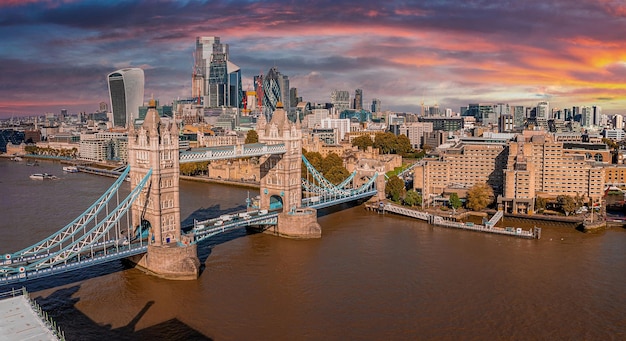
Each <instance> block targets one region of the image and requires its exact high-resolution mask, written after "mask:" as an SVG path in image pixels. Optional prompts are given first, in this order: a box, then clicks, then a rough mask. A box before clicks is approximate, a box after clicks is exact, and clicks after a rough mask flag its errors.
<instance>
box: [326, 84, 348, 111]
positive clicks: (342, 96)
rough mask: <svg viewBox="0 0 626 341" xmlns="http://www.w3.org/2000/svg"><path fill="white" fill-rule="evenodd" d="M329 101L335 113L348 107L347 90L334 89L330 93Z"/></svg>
mask: <svg viewBox="0 0 626 341" xmlns="http://www.w3.org/2000/svg"><path fill="white" fill-rule="evenodd" d="M330 103H332V105H333V107H334V108H335V112H336V113H337V114H341V112H342V111H344V110H348V109H350V92H349V91H347V90H337V89H334V90H333V91H332V92H331V93H330Z"/></svg>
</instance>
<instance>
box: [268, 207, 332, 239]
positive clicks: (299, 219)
mask: <svg viewBox="0 0 626 341" xmlns="http://www.w3.org/2000/svg"><path fill="white" fill-rule="evenodd" d="M263 233H268V234H272V235H275V236H279V237H284V238H291V239H314V238H321V237H322V227H321V226H320V224H319V223H318V222H317V210H316V209H314V208H298V209H295V210H293V211H291V212H283V213H280V214H279V215H278V223H277V224H276V226H271V227H269V228H267V229H265V230H263Z"/></svg>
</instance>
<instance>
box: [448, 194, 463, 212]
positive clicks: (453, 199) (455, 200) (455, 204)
mask: <svg viewBox="0 0 626 341" xmlns="http://www.w3.org/2000/svg"><path fill="white" fill-rule="evenodd" d="M461 205H463V203H462V202H461V199H459V195H458V194H456V193H451V194H450V206H452V208H454V209H455V210H456V209H458V208H459V207H461Z"/></svg>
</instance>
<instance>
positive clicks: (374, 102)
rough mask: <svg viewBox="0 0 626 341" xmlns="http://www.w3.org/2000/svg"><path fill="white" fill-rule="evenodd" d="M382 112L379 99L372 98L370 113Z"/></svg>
mask: <svg viewBox="0 0 626 341" xmlns="http://www.w3.org/2000/svg"><path fill="white" fill-rule="evenodd" d="M381 111H382V103H381V102H380V99H378V98H374V99H372V112H381Z"/></svg>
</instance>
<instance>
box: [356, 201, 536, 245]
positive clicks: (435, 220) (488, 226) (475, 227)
mask: <svg viewBox="0 0 626 341" xmlns="http://www.w3.org/2000/svg"><path fill="white" fill-rule="evenodd" d="M368 208H371V209H376V210H378V211H379V212H381V213H386V212H391V213H395V214H399V215H403V216H407V217H411V218H415V219H419V220H423V221H426V222H428V223H429V224H432V225H436V226H441V227H449V228H455V229H460V230H468V231H476V232H484V233H493V234H500V235H505V236H511V237H517V238H524V239H539V238H541V228H539V227H534V228H532V229H530V230H522V229H521V228H519V227H518V228H515V227H504V228H503V227H497V226H495V225H496V224H497V223H498V222H499V221H500V219H502V216H503V213H502V211H498V212H496V214H494V215H493V216H492V217H491V219H489V221H487V222H486V223H485V225H479V224H473V223H462V222H458V221H451V220H447V219H446V218H444V217H441V216H437V215H434V214H430V213H428V212H423V211H418V210H412V209H409V208H406V207H402V206H398V205H394V204H391V203H386V204H384V205H380V204H373V205H371V207H370V206H368Z"/></svg>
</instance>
